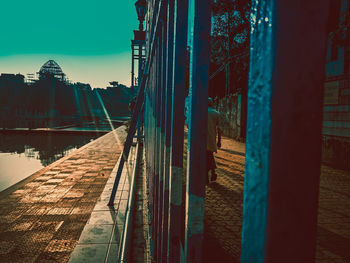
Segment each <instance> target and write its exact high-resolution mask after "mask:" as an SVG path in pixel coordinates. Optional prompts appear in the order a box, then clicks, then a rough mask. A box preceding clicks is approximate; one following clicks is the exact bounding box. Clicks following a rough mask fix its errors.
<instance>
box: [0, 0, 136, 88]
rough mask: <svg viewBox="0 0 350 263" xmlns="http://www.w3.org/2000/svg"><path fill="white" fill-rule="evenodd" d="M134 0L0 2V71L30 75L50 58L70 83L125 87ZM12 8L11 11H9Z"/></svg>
mask: <svg viewBox="0 0 350 263" xmlns="http://www.w3.org/2000/svg"><path fill="white" fill-rule="evenodd" d="M134 3H135V1H124V0H106V1H104V3H103V4H101V3H96V2H95V1H92V0H86V1H81V0H76V1H73V2H72V1H69V0H62V1H61V2H60V4H59V5H57V4H56V3H53V2H52V3H51V2H47V1H44V0H37V1H29V2H28V1H25V0H18V1H15V2H13V1H5V2H4V3H2V6H1V9H2V10H4V12H3V13H2V15H1V16H0V23H1V24H2V25H5V26H4V27H3V28H2V30H1V34H0V72H1V73H10V74H18V73H20V74H22V75H24V76H27V74H28V73H29V74H35V76H36V73H37V72H38V71H39V70H40V67H41V66H42V65H43V64H44V63H45V62H46V61H48V60H50V59H52V60H55V61H56V62H57V63H58V64H59V65H60V66H61V67H62V70H63V71H64V72H65V73H66V74H67V77H68V78H69V80H70V81H72V82H84V83H90V85H91V86H92V87H93V88H97V87H99V88H105V87H107V86H108V83H109V82H110V81H118V82H119V83H122V84H124V85H126V86H130V68H131V42H130V40H131V39H132V38H133V30H135V29H137V28H138V20H137V14H136V10H135V6H134ZM12 10H15V11H12Z"/></svg>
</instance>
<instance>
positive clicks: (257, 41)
mask: <svg viewBox="0 0 350 263" xmlns="http://www.w3.org/2000/svg"><path fill="white" fill-rule="evenodd" d="M327 9H328V0H309V1H303V2H301V1H294V0H274V1H267V0H260V1H252V10H253V15H252V18H253V23H252V29H251V32H252V34H251V60H250V76H249V90H248V123H247V142H246V169H245V182H244V208H243V228H242V254H241V262H244V263H245V262H256V263H259V262H286V263H289V262H293V263H295V262H305V263H306V262H314V259H315V246H316V221H317V204H318V188H319V175H320V160H321V159H320V158H321V123H322V96H323V92H322V90H323V89H322V87H323V79H324V75H325V74H324V71H325V47H326V38H327V34H326V22H327V17H328V14H327Z"/></svg>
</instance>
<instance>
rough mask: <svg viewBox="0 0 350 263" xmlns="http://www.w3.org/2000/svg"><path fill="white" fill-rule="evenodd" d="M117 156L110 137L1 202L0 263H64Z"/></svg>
mask: <svg viewBox="0 0 350 263" xmlns="http://www.w3.org/2000/svg"><path fill="white" fill-rule="evenodd" d="M117 133H118V134H119V136H120V140H121V141H122V142H123V141H124V140H125V137H126V134H125V130H124V128H123V127H121V128H119V129H118V132H117ZM119 154H120V150H119V147H117V142H116V141H115V138H114V135H113V134H112V133H109V134H107V135H105V136H103V137H101V138H99V139H97V140H95V141H94V142H92V143H91V144H89V145H88V146H87V147H82V148H81V149H78V150H76V151H75V152H74V154H72V155H71V156H68V158H66V159H64V160H62V161H60V160H59V161H57V162H56V163H57V164H56V163H54V164H52V165H51V167H50V169H49V170H48V171H45V172H44V173H42V174H41V175H39V176H38V177H36V178H35V179H34V180H33V181H29V182H27V183H26V184H24V185H19V186H18V187H17V188H15V189H14V191H13V192H12V193H9V194H7V195H6V196H2V197H1V198H0V262H11V263H12V262H45V263H47V262H68V260H69V258H70V255H71V253H72V251H73V249H74V247H75V246H76V245H77V243H78V240H79V237H80V235H81V233H82V230H83V229H84V226H85V225H86V223H87V221H88V219H89V217H90V214H91V212H92V210H93V208H94V206H95V204H96V202H97V200H98V199H99V198H100V196H101V193H102V191H103V187H104V185H105V183H106V182H107V179H108V176H109V174H110V173H111V171H112V169H113V168H114V166H115V164H116V162H117V160H118V157H119ZM39 174H40V172H39ZM85 175H87V176H85ZM86 180H88V182H86ZM119 230H120V229H118V228H117V229H115V231H117V232H118V231H119ZM111 237H112V229H110V233H109V238H111ZM115 239H116V241H115V242H117V238H115ZM84 251H85V250H84ZM90 259H91V258H89V260H90ZM92 259H93V257H92ZM78 262H81V261H78ZM91 262H99V261H94V260H92V261H91ZM102 262H103V261H102Z"/></svg>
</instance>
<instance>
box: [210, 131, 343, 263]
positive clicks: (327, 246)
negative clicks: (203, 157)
mask: <svg viewBox="0 0 350 263" xmlns="http://www.w3.org/2000/svg"><path fill="white" fill-rule="evenodd" d="M244 156H245V145H244V144H243V143H240V142H236V141H234V140H231V139H228V138H225V137H224V138H223V140H222V148H221V150H219V151H218V153H217V154H216V156H215V157H216V161H217V166H218V168H217V173H218V179H217V182H215V183H211V184H210V185H209V186H207V190H206V207H205V242H204V246H205V250H204V251H205V252H204V253H205V256H204V258H205V262H239V258H240V246H241V244H240V242H241V227H242V210H243V181H244V160H245V157H244ZM300 183H301V184H302V183H303V182H300ZM316 262H317V263H326V262H327V263H344V262H350V172H348V171H343V170H338V169H333V168H331V167H328V166H325V165H322V166H321V183H320V195H319V212H318V236H317V253H316ZM310 263H311V262H310Z"/></svg>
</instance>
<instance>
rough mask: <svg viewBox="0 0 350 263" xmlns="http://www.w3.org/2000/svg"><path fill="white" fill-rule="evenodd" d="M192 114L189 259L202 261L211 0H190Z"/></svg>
mask: <svg viewBox="0 0 350 263" xmlns="http://www.w3.org/2000/svg"><path fill="white" fill-rule="evenodd" d="M189 3H190V8H189V13H188V14H189V15H188V17H189V32H188V33H189V44H190V49H191V50H190V52H191V53H190V73H189V80H190V87H189V90H190V100H191V101H190V104H191V107H190V115H191V118H190V120H189V129H188V158H187V195H186V235H185V237H186V239H185V255H186V258H187V262H198V263H199V262H202V243H203V228H204V222H203V221H204V195H205V183H206V179H205V178H206V172H207V171H206V141H207V129H208V126H207V122H208V116H207V112H208V86H209V53H210V51H209V35H210V1H209V0H190V1H189Z"/></svg>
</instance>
